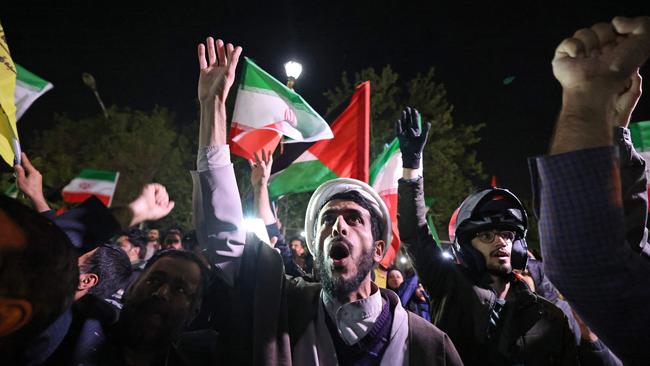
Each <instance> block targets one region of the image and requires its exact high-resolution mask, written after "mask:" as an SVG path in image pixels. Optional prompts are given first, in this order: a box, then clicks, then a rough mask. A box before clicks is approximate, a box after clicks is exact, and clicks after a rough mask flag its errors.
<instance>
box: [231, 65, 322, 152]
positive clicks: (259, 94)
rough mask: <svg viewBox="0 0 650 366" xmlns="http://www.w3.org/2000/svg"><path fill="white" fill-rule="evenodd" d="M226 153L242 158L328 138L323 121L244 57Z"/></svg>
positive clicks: (312, 110)
mask: <svg viewBox="0 0 650 366" xmlns="http://www.w3.org/2000/svg"><path fill="white" fill-rule="evenodd" d="M230 136H231V140H230V151H231V152H232V153H233V154H236V155H239V156H241V157H243V158H246V159H250V160H252V159H253V153H255V152H258V151H261V150H262V149H264V150H266V151H273V150H275V147H276V146H277V144H278V143H279V142H280V140H281V139H282V136H285V137H286V139H285V141H284V142H285V143H292V142H312V141H318V140H323V139H331V138H332V136H333V135H332V131H331V130H330V128H329V126H328V124H327V122H325V120H324V119H323V118H322V117H321V116H320V115H318V113H316V112H315V111H314V109H313V108H312V107H311V106H309V104H307V102H305V100H304V99H303V98H302V97H301V96H300V95H299V94H298V93H296V92H295V91H293V90H292V89H289V88H288V87H287V86H286V85H284V84H283V83H281V82H279V81H278V80H276V79H275V78H273V77H272V76H271V75H270V74H269V73H267V72H266V71H264V70H262V69H261V68H260V67H259V66H257V65H256V64H255V63H254V62H253V61H251V59H249V58H245V64H244V71H243V76H242V79H241V83H240V85H239V89H238V90H237V100H236V101H235V110H234V112H233V117H232V124H231V130H230Z"/></svg>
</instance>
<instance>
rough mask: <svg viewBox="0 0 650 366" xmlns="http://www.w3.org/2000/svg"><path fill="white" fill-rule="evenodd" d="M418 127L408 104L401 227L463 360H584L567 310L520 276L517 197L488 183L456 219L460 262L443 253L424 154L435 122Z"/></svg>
mask: <svg viewBox="0 0 650 366" xmlns="http://www.w3.org/2000/svg"><path fill="white" fill-rule="evenodd" d="M420 125H421V123H420V115H419V113H418V112H417V111H416V110H415V109H412V108H408V107H407V108H406V110H405V111H404V112H403V113H402V118H401V119H400V120H399V121H398V122H397V126H396V127H397V137H398V138H399V140H400V141H399V142H400V149H401V152H402V164H403V165H402V166H403V168H404V170H403V178H402V179H400V181H399V189H398V193H399V198H398V226H399V233H400V239H401V241H402V243H403V244H404V245H406V248H407V251H408V253H409V255H410V256H411V258H412V260H413V263H414V266H415V269H416V271H417V272H418V275H419V276H420V279H421V282H422V283H423V285H424V287H425V289H426V290H427V291H428V292H429V294H430V296H431V302H432V303H431V318H432V320H433V323H434V324H435V325H436V326H437V327H438V328H440V329H441V330H443V331H444V332H446V333H447V334H448V335H449V337H450V338H451V340H452V341H453V342H454V344H455V345H456V348H457V350H458V353H459V354H460V356H461V358H462V359H463V362H464V363H465V365H479V364H480V365H514V364H525V365H556V364H558V365H559V364H562V365H567V364H568V365H571V364H578V359H577V353H576V345H575V342H574V340H573V335H572V333H571V330H570V328H569V324H568V322H567V320H566V317H565V316H564V314H563V313H562V311H560V310H559V309H558V308H557V307H555V306H554V305H553V304H551V303H550V302H549V301H547V300H545V299H544V298H542V297H540V296H538V295H536V294H535V293H533V292H532V291H531V289H530V288H529V287H528V286H527V285H526V283H525V282H524V281H523V280H522V279H521V277H520V276H518V275H516V274H515V272H516V270H523V269H525V267H526V259H527V253H526V242H525V238H526V230H527V226H528V222H527V216H526V211H525V210H524V207H523V206H522V204H521V202H520V201H519V199H518V198H517V197H516V196H515V195H514V194H512V193H511V192H510V191H508V190H506V189H499V188H489V189H485V190H480V191H478V192H475V193H473V194H471V195H470V196H468V197H467V198H466V199H465V200H464V201H463V203H462V204H461V205H460V207H459V208H458V210H457V211H456V213H455V215H454V218H452V222H451V224H450V236H454V238H450V239H451V240H452V241H453V242H454V251H455V252H456V254H457V260H456V261H451V260H448V259H446V258H445V257H443V255H442V250H441V249H440V247H439V246H438V244H437V243H436V241H435V239H434V238H433V236H432V235H431V233H430V231H429V229H428V226H427V222H426V217H425V213H426V207H425V204H424V190H423V189H424V188H423V179H422V174H421V156H422V151H423V149H424V146H425V144H426V140H427V132H428V130H429V128H430V126H431V125H430V124H427V125H426V126H424V128H422V127H421V126H420ZM451 234H453V235H451ZM513 270H515V271H513Z"/></svg>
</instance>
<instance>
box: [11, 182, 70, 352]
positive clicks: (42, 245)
mask: <svg viewBox="0 0 650 366" xmlns="http://www.w3.org/2000/svg"><path fill="white" fill-rule="evenodd" d="M78 280H79V272H78V269H77V253H76V251H75V249H74V247H73V246H72V244H71V243H70V240H69V239H68V237H67V236H66V235H65V234H64V233H63V231H61V230H60V229H59V228H58V227H57V226H56V225H55V224H54V223H52V222H51V221H49V220H47V219H45V218H44V217H43V216H42V215H40V214H38V213H37V212H35V211H33V210H31V209H29V208H28V207H26V206H24V205H22V204H21V203H19V202H18V201H16V200H14V199H11V198H8V197H6V196H3V195H0V349H1V348H3V346H5V345H8V344H9V343H13V345H12V346H10V347H14V348H15V347H21V346H24V345H25V343H26V342H29V341H30V340H31V339H32V338H33V337H35V336H36V335H37V334H39V333H40V332H42V331H43V330H44V329H45V328H46V327H47V326H49V325H50V324H51V323H52V321H54V320H55V319H56V318H57V317H58V316H59V315H60V314H61V313H63V311H64V310H65V309H66V308H68V307H69V306H70V304H71V303H72V301H73V299H74V293H75V289H76V288H77V281H78Z"/></svg>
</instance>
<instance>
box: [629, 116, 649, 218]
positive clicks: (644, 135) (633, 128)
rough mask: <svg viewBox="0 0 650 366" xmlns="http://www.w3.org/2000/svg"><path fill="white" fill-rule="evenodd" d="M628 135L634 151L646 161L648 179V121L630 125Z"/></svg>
mask: <svg viewBox="0 0 650 366" xmlns="http://www.w3.org/2000/svg"><path fill="white" fill-rule="evenodd" d="M630 134H631V135H632V144H633V145H634V149H635V150H636V151H637V152H638V153H639V155H641V157H643V160H645V161H646V165H645V169H646V171H645V173H646V177H650V121H641V122H636V123H630ZM648 196H649V197H650V180H649V181H648ZM648 211H649V212H650V201H648Z"/></svg>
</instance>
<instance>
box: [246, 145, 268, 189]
mask: <svg viewBox="0 0 650 366" xmlns="http://www.w3.org/2000/svg"><path fill="white" fill-rule="evenodd" d="M261 155H262V156H261V157H260V156H259V154H258V153H257V152H256V153H255V154H254V156H255V161H254V162H251V185H252V186H253V188H266V186H267V185H268V183H269V178H270V177H271V167H272V166H273V154H272V153H271V152H270V151H269V152H266V151H264V150H262V154H261Z"/></svg>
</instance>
